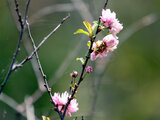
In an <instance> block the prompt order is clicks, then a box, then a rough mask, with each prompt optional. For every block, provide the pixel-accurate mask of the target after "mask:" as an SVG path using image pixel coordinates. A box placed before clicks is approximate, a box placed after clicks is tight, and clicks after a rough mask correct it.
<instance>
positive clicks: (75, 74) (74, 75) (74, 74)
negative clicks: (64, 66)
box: [70, 71, 78, 78]
mask: <svg viewBox="0 0 160 120" xmlns="http://www.w3.org/2000/svg"><path fill="white" fill-rule="evenodd" d="M70 76H71V78H76V77H77V76H78V72H77V71H73V72H72V73H71V74H70Z"/></svg>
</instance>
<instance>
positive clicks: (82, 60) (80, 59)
mask: <svg viewBox="0 0 160 120" xmlns="http://www.w3.org/2000/svg"><path fill="white" fill-rule="evenodd" d="M76 60H77V61H78V60H79V61H81V63H82V64H84V62H85V60H84V59H83V58H76Z"/></svg>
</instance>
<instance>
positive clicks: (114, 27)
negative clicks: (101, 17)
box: [109, 19, 123, 36]
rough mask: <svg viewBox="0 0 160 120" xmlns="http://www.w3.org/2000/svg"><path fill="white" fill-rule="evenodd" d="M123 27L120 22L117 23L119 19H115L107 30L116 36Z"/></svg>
mask: <svg viewBox="0 0 160 120" xmlns="http://www.w3.org/2000/svg"><path fill="white" fill-rule="evenodd" d="M122 29H123V26H122V24H120V23H119V21H118V20H117V19H116V20H115V21H114V22H113V24H111V26H110V29H109V31H110V32H111V33H112V34H113V35H114V36H116V34H117V33H119V32H120V31H121V30H122Z"/></svg>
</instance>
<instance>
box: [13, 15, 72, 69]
mask: <svg viewBox="0 0 160 120" xmlns="http://www.w3.org/2000/svg"><path fill="white" fill-rule="evenodd" d="M69 17H70V14H69V15H67V16H66V17H65V18H63V20H62V21H61V23H60V24H58V26H57V27H56V28H55V29H54V30H52V31H51V32H50V33H49V34H48V35H47V36H46V37H44V39H43V40H42V41H41V43H40V44H39V45H38V47H37V48H36V49H35V50H34V51H33V52H32V53H31V54H30V56H28V57H27V58H26V59H24V60H23V61H22V62H21V63H20V64H18V65H16V66H15V67H14V68H13V69H12V71H14V70H16V69H18V68H20V67H22V66H23V64H25V63H26V62H28V61H29V60H31V59H32V57H33V56H34V55H35V53H36V52H37V51H38V50H39V49H40V47H41V46H42V45H43V44H44V43H45V42H46V41H47V40H48V38H49V37H51V35H52V34H54V33H55V32H56V31H57V29H58V28H59V27H60V26H61V25H62V24H63V23H64V22H65V21H66V20H67V19H68V18H69Z"/></svg>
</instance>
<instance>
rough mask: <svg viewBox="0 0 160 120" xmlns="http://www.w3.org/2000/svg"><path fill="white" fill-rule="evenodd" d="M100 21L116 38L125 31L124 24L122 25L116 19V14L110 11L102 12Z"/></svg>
mask: <svg viewBox="0 0 160 120" xmlns="http://www.w3.org/2000/svg"><path fill="white" fill-rule="evenodd" d="M100 20H101V22H102V23H103V24H104V25H105V26H106V27H107V28H109V31H110V33H112V34H113V35H114V36H116V34H117V33H119V32H120V31H121V30H122V29H123V26H122V24H120V23H119V20H118V19H117V18H116V13H115V12H111V10H110V9H106V10H104V9H103V10H102V16H100Z"/></svg>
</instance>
